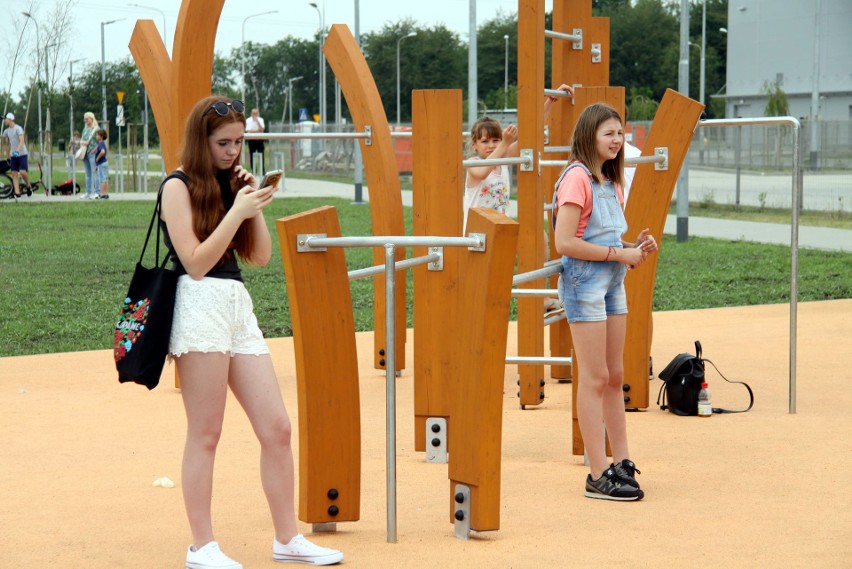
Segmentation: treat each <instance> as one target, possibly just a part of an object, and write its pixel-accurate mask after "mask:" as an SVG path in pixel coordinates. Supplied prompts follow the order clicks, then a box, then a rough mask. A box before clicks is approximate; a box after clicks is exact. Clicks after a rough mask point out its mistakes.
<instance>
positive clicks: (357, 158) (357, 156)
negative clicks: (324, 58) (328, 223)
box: [352, 0, 365, 205]
mask: <svg viewBox="0 0 852 569" xmlns="http://www.w3.org/2000/svg"><path fill="white" fill-rule="evenodd" d="M355 43H357V44H358V46H359V47H360V46H361V7H360V4H359V2H358V0H355ZM352 160H353V161H354V162H355V172H354V177H355V201H354V202H353V205H363V204H364V203H365V202H364V197H363V186H364V160H363V157H362V156H361V143H359V142H356V143H355V153H354V155H353V156H352Z"/></svg>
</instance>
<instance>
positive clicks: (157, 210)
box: [139, 170, 189, 269]
mask: <svg viewBox="0 0 852 569" xmlns="http://www.w3.org/2000/svg"><path fill="white" fill-rule="evenodd" d="M172 178H177V179H179V180H180V181H182V182H183V183H184V184H186V185H189V178H188V177H187V175H186V174H184V173H183V172H181V171H180V170H175V171H174V172H172V173H171V174H169V175H168V176H166V178H165V179H164V180H163V182H162V183H161V184H160V189H159V190H158V191H157V205H156V206H154V213H153V214H151V222H150V223H149V224H148V234H147V235H145V243H144V245H142V253H140V255H139V264H141V263H142V260H143V259H144V258H145V250H146V249H147V248H148V241H149V240H150V239H151V231H152V230H153V229H154V221H156V222H157V240H156V243H155V249H154V264H155V265H156V266H159V267H160V268H161V269H162V268H165V266H166V263H168V261H169V257H171V254H172V253H174V249H172V248H171V247H169V250H168V253H167V254H166V255H165V256H164V257H163V262H162V264H160V208H161V207H162V203H163V188H165V187H166V182H168V181H169V180H171V179H172Z"/></svg>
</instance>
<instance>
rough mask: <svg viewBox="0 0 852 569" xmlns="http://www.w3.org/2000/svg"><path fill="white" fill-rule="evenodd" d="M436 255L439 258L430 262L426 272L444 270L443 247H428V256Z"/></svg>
mask: <svg viewBox="0 0 852 569" xmlns="http://www.w3.org/2000/svg"><path fill="white" fill-rule="evenodd" d="M435 253H437V254H438V255H440V256H441V258H440V259H438V260H437V261H432V262H431V263H429V265H427V268H426V270H427V271H443V270H444V248H443V247H429V254H430V255H434V254H435Z"/></svg>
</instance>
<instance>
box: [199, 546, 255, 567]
mask: <svg viewBox="0 0 852 569" xmlns="http://www.w3.org/2000/svg"><path fill="white" fill-rule="evenodd" d="M186 569H243V566H242V564H241V563H237V562H236V561H234V560H233V559H231V558H230V557H228V556H227V555H225V554H224V553H223V552H222V550H221V549H219V544H218V543H216V542H215V541H211V542H210V543H208V544H207V545H205V546H204V547H202V548H201V549H196V548H195V546H194V545H190V546H189V549H188V550H187V551H186Z"/></svg>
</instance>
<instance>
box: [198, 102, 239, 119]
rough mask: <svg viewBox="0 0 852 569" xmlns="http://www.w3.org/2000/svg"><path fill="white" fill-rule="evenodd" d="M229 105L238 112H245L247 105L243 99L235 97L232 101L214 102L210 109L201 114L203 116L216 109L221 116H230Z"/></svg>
mask: <svg viewBox="0 0 852 569" xmlns="http://www.w3.org/2000/svg"><path fill="white" fill-rule="evenodd" d="M229 107H230V108H232V109H234V110H235V111H236V112H238V113H243V112H245V110H246V106H245V105H244V104H243V102H242V101H240V100H239V99H234V100H233V101H231V102H230V103H226V102H225V101H219V102H217V103H213V104H212V105H210V108H209V109H207V110H206V111H204V115H201V116H205V115H206V114H207V113H209V112H210V111H216V114H217V115H219V116H220V117H226V116H228V108H229Z"/></svg>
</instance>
